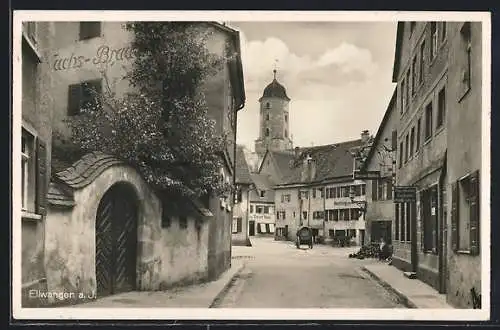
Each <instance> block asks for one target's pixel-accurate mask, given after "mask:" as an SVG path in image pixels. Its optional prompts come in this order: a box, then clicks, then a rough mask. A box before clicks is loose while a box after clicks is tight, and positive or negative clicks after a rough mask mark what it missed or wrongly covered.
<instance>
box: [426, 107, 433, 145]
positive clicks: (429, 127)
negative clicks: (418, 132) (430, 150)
mask: <svg viewBox="0 0 500 330" xmlns="http://www.w3.org/2000/svg"><path fill="white" fill-rule="evenodd" d="M433 103H434V102H432V101H429V102H428V103H427V105H426V106H425V108H424V114H425V132H424V143H427V142H428V141H430V140H431V139H432V134H433V133H434V126H433V118H432V117H433V116H434V109H433V108H434V104H433ZM429 110H430V112H429Z"/></svg>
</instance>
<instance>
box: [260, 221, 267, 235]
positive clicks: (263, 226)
mask: <svg viewBox="0 0 500 330" xmlns="http://www.w3.org/2000/svg"><path fill="white" fill-rule="evenodd" d="M259 226H260V232H261V233H263V234H264V233H267V230H266V224H265V223H259Z"/></svg>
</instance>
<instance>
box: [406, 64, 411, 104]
mask: <svg viewBox="0 0 500 330" xmlns="http://www.w3.org/2000/svg"><path fill="white" fill-rule="evenodd" d="M409 104H410V69H408V71H406V104H405V106H408V105H409Z"/></svg>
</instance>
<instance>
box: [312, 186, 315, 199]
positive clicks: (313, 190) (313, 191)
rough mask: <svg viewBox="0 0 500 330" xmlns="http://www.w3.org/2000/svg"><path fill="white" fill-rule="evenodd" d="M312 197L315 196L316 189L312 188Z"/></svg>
mask: <svg viewBox="0 0 500 330" xmlns="http://www.w3.org/2000/svg"><path fill="white" fill-rule="evenodd" d="M312 198H316V189H314V188H313V189H312Z"/></svg>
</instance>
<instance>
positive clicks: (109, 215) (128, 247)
mask: <svg viewBox="0 0 500 330" xmlns="http://www.w3.org/2000/svg"><path fill="white" fill-rule="evenodd" d="M137 219H138V200H137V196H136V194H135V191H134V188H132V186H131V185H129V184H127V183H117V184H114V185H113V186H112V187H111V188H109V189H108V191H106V193H105V194H104V196H103V197H102V199H101V201H100V202H99V206H98V208H97V213H96V225H95V248H96V253H95V265H96V284H97V296H98V297H102V296H107V295H111V294H116V293H120V292H125V291H131V290H135V289H136V271H137V222H138V221H137Z"/></svg>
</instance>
